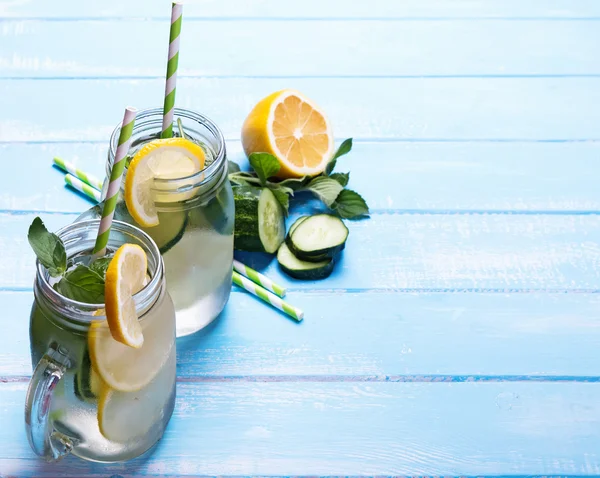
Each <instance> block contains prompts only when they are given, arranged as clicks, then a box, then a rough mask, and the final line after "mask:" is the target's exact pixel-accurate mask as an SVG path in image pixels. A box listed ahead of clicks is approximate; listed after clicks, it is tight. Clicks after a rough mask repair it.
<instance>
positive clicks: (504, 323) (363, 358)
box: [0, 291, 600, 381]
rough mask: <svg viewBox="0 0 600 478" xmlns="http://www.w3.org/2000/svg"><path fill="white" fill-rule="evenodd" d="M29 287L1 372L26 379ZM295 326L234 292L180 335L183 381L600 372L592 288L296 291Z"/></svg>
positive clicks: (2, 301) (9, 299) (1, 354)
mask: <svg viewBox="0 0 600 478" xmlns="http://www.w3.org/2000/svg"><path fill="white" fill-rule="evenodd" d="M32 300H33V294H32V293H31V292H0V310H2V311H3V324H4V325H3V330H4V333H3V346H2V347H1V348H0V381H2V379H11V377H15V376H29V375H30V374H31V362H30V358H29V332H28V330H29V324H28V318H29V311H30V308H31V303H32ZM289 300H290V301H291V302H293V303H294V304H296V305H298V306H299V307H301V308H302V309H303V310H304V312H305V320H304V322H303V323H302V324H300V325H297V324H294V323H292V322H290V321H289V320H287V319H286V317H285V316H283V315H281V314H280V313H278V312H276V311H274V310H273V309H271V308H268V307H267V306H265V305H264V304H263V303H262V302H260V301H258V300H257V299H255V298H254V297H252V296H250V295H249V294H247V293H245V292H241V291H240V292H233V293H232V295H231V298H230V301H229V304H228V305H227V308H226V309H225V313H224V314H223V315H222V316H221V317H220V319H219V320H218V321H217V322H215V323H214V325H212V326H210V327H209V328H207V329H205V330H204V331H202V332H200V333H198V334H195V335H193V336H191V337H188V338H186V339H180V340H179V341H178V342H177V348H178V356H177V364H178V368H177V373H178V376H179V377H180V380H190V379H194V378H197V379H199V378H204V379H206V380H211V379H215V380H216V379H220V378H230V379H233V378H236V377H254V378H255V379H256V380H263V381H266V380H273V381H276V380H298V381H307V380H317V381H327V380H329V381H333V380H354V381H360V380H379V381H382V380H390V381H394V380H446V381H464V380H513V379H529V380H548V381H549V380H553V379H555V378H560V379H561V380H562V379H569V380H588V379H590V377H592V378H593V377H596V379H597V377H600V363H599V361H598V348H599V347H600V319H598V314H597V311H598V309H599V308H600V297H599V296H598V295H595V294H436V293H427V294H398V293H393V292H390V293H377V294H375V293H344V294H340V293H331V292H311V293H302V294H299V293H290V294H289Z"/></svg>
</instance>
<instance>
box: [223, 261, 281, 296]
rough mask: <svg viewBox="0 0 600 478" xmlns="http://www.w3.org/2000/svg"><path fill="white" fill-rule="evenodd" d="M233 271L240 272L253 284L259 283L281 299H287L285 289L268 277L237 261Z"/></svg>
mask: <svg viewBox="0 0 600 478" xmlns="http://www.w3.org/2000/svg"><path fill="white" fill-rule="evenodd" d="M233 270H235V271H237V272H239V273H240V274H242V275H243V276H246V277H247V278H248V279H250V280H251V281H252V282H255V283H257V284H258V285H260V286H262V287H264V288H265V289H267V290H268V291H271V292H273V293H274V294H275V295H278V296H279V297H285V287H282V286H280V285H279V284H277V283H275V282H273V281H272V280H271V279H269V278H268V277H267V276H265V275H263V274H261V273H260V272H258V271H255V270H254V269H252V268H251V267H248V266H247V265H245V264H242V263H241V262H240V261H236V260H235V259H234V260H233Z"/></svg>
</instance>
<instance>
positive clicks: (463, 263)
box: [0, 209, 600, 291]
mask: <svg viewBox="0 0 600 478" xmlns="http://www.w3.org/2000/svg"><path fill="white" fill-rule="evenodd" d="M301 212H307V211H306V209H304V210H299V211H297V213H295V214H294V215H293V216H291V217H290V219H289V221H290V222H291V221H293V220H294V219H295V217H297V215H298V214H299V213H301ZM33 217H34V215H33V214H30V213H27V214H18V215H11V214H0V248H1V250H2V251H3V254H4V256H3V257H4V258H3V260H2V262H1V263H0V288H1V287H4V288H20V289H21V288H26V289H29V288H30V287H31V284H32V281H33V272H34V257H33V252H31V251H30V248H29V246H28V245H27V238H26V233H27V228H28V227H29V225H30V224H31V221H32V220H33ZM75 217H76V216H75V215H65V214H61V215H47V216H44V219H45V220H46V222H47V224H48V227H49V228H51V229H56V228H57V227H58V226H60V225H65V224H67V223H69V222H71V221H72V220H74V219H75ZM347 224H348V228H349V229H350V236H349V239H348V243H347V247H346V250H345V251H344V252H343V254H342V256H341V259H340V262H339V264H337V266H336V269H335V270H334V272H333V274H332V275H331V276H330V277H329V278H328V279H327V280H323V281H299V280H294V279H290V278H288V277H287V276H285V274H284V273H282V272H281V271H280V270H279V268H278V266H277V264H276V261H272V260H271V257H270V256H267V255H261V254H256V253H254V254H251V253H246V254H243V253H240V254H239V257H240V259H241V260H242V261H243V262H246V263H247V264H248V265H250V266H251V267H254V268H255V269H261V270H263V271H264V272H265V273H266V274H267V275H268V276H270V277H272V278H273V279H274V280H276V281H280V282H282V283H283V284H286V285H287V286H289V287H290V288H291V289H293V290H319V289H321V290H330V289H331V290H333V289H342V290H365V289H367V290H371V289H373V290H384V289H385V290H410V291H412V290H417V291H419V290H442V291H446V290H450V291H452V290H488V289H493V290H500V291H510V290H543V291H569V290H570V291H581V290H586V291H587V290H589V291H597V290H600V270H599V269H597V268H596V267H595V264H597V263H598V261H599V260H600V248H599V247H598V243H600V216H599V215H595V214H594V215H589V214H583V215H562V214H559V215H553V214H549V215H527V214H526V215H503V214H491V215H488V214H474V215H456V214H449V215H448V214H441V215H437V214H435V215H431V214H376V215H374V216H373V217H371V218H370V219H368V220H363V221H354V222H348V223H347ZM365 251H369V253H368V254H366V253H365Z"/></svg>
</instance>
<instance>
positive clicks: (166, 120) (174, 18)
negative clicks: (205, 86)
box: [160, 2, 183, 138]
mask: <svg viewBox="0 0 600 478" xmlns="http://www.w3.org/2000/svg"><path fill="white" fill-rule="evenodd" d="M182 12H183V5H182V4H181V3H180V2H173V7H172V9H171V30H170V34H169V59H168V61H167V81H166V85H165V105H164V108H163V124H162V133H161V135H160V137H161V138H172V137H173V108H175V90H176V88H175V87H176V83H177V65H178V64H179V36H180V33H181V19H182Z"/></svg>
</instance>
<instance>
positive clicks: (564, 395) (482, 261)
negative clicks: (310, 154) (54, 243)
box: [0, 0, 600, 477]
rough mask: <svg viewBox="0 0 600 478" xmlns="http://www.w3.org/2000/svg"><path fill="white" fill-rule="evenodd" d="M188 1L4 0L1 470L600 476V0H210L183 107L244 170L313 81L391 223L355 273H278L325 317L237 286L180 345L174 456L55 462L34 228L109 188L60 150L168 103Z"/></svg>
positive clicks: (194, 16) (375, 203) (366, 236)
mask: <svg viewBox="0 0 600 478" xmlns="http://www.w3.org/2000/svg"><path fill="white" fill-rule="evenodd" d="M169 14H170V3H169V2H167V1H158V0H156V1H148V0H129V1H127V2H123V1H120V0H102V1H85V2H83V1H80V0H61V1H57V2H51V1H49V0H0V161H1V165H2V175H1V178H2V179H1V180H0V181H1V183H0V184H1V190H0V257H1V259H0V310H1V311H2V317H1V319H0V327H1V332H0V336H1V339H0V476H13V475H17V476H73V477H82V476H108V475H113V474H116V475H127V476H133V475H147V476H173V475H185V476H196V475H332V474H343V475H361V474H377V475H391V474H396V475H398V474H399V475H453V476H457V475H490V476H491V475H531V474H544V475H548V474H560V475H586V474H598V473H600V383H599V382H600V294H598V292H599V291H600V214H599V211H600V187H599V183H600V163H599V162H600V56H599V53H600V2H598V1H597V0H526V1H524V0H447V1H444V0H402V1H400V0H370V1H362V2H358V1H345V0H303V1H297V0H254V1H247V0H204V1H200V0H188V2H187V4H186V6H185V8H184V25H183V32H182V53H181V60H180V79H179V83H178V89H177V91H178V96H177V104H178V105H179V106H181V107H187V108H191V109H194V110H198V111H201V112H203V113H205V114H206V115H208V116H209V117H211V118H213V119H214V120H215V121H216V122H217V124H219V125H220V127H221V128H222V130H223V132H224V134H225V136H226V138H227V140H228V148H229V153H230V158H231V159H233V160H235V161H238V162H240V163H244V162H245V159H244V156H243V153H242V149H241V146H240V142H239V133H240V128H241V124H242V122H243V119H244V117H245V115H246V114H247V113H248V111H249V110H250V109H251V107H252V106H253V105H254V104H255V103H256V102H257V101H258V100H259V99H260V98H262V97H263V96H265V95H267V94H269V93H271V92H272V91H275V90H277V89H281V88H285V87H293V88H297V89H299V90H300V91H302V92H304V93H305V94H306V95H307V96H309V97H311V98H313V99H314V100H315V101H316V102H317V103H319V104H320V105H321V106H322V107H323V109H324V110H325V111H326V112H327V113H328V115H329V116H330V119H331V121H332V123H333V126H334V130H335V134H336V138H337V139H338V140H341V139H343V138H346V137H354V138H355V148H354V151H353V152H352V153H351V154H350V155H348V156H346V157H344V158H343V160H340V162H339V164H340V166H339V169H340V170H341V171H343V170H350V171H351V172H352V175H351V186H352V187H353V188H354V189H356V190H358V191H360V192H361V193H363V195H364V196H365V198H366V199H367V200H368V202H369V205H370V206H371V208H372V212H373V214H372V216H371V218H370V219H369V220H366V221H360V222H352V223H349V228H350V239H349V242H348V247H347V249H346V251H345V253H344V257H343V261H342V263H341V264H340V266H339V267H338V268H337V270H336V271H335V273H334V275H333V276H332V277H331V278H329V279H327V280H324V281H322V282H299V281H292V280H289V279H288V278H286V277H285V276H283V275H282V274H281V272H280V271H279V270H278V268H277V267H276V265H275V264H272V263H271V264H268V265H265V264H261V266H264V267H265V269H264V270H265V273H266V274H268V275H269V276H272V277H273V278H275V279H277V280H278V281H280V282H282V283H285V284H286V285H287V286H288V287H289V290H290V292H289V298H290V301H291V302H293V303H296V304H298V305H299V306H301V307H302V308H303V309H304V310H305V313H306V319H305V320H304V322H303V323H302V324H299V325H298V324H295V323H293V322H292V321H290V320H288V319H286V318H285V317H284V316H282V315H280V314H279V313H277V312H275V311H273V310H271V309H269V308H267V307H265V306H264V305H263V304H262V303H259V302H257V300H255V299H254V298H253V297H252V296H250V295H248V294H246V293H245V292H243V291H240V290H235V291H234V292H233V293H232V295H231V300H230V302H229V305H228V306H227V309H226V312H225V313H224V314H223V316H222V317H221V318H220V320H219V321H217V322H216V323H215V324H213V325H212V326H210V327H209V328H208V329H207V330H205V331H203V332H202V333H199V334H197V335H196V336H193V337H191V338H189V339H187V340H184V341H181V342H180V343H178V368H177V371H178V384H177V394H178V396H177V404H176V410H175V414H174V416H173V419H172V420H171V422H170V425H169V428H168V430H167V432H166V434H165V436H164V438H163V440H162V441H161V442H160V443H159V445H158V447H157V448H156V449H155V450H154V452H153V453H152V454H151V455H149V456H145V457H143V458H141V459H138V460H134V461H132V462H130V463H127V464H115V465H110V466H106V465H100V464H93V463H87V462H83V461H80V460H77V459H74V458H69V459H66V460H65V461H63V462H61V463H59V464H54V465H47V464H44V463H43V462H42V461H40V460H39V459H37V458H36V456H35V455H34V454H33V453H32V451H31V450H30V448H29V445H28V444H27V440H26V437H25V432H24V424H23V402H24V397H25V391H26V388H27V384H28V380H29V376H30V374H31V365H30V359H29V343H28V314H29V308H30V306H31V302H32V289H31V286H32V281H33V276H34V259H33V255H32V253H31V251H30V249H29V247H28V245H27V241H26V230H27V227H28V225H29V224H30V223H31V220H32V218H33V217H34V216H36V215H38V214H39V215H42V216H43V218H44V220H45V221H46V223H47V224H48V225H49V226H50V227H52V228H58V227H59V226H61V225H64V224H66V223H68V222H70V221H72V220H73V219H74V218H75V217H76V216H77V214H78V213H80V212H81V211H83V210H85V209H86V208H88V207H89V206H90V203H89V202H87V201H86V200H85V199H83V198H81V197H78V196H76V195H75V194H73V193H72V192H70V191H69V190H67V189H65V188H64V186H63V177H62V173H60V172H58V171H57V170H55V169H53V168H52V167H51V166H50V165H51V160H52V157H53V156H54V155H60V156H62V157H63V158H65V159H69V160H72V161H74V162H75V163H76V164H78V165H79V166H81V167H82V168H85V169H87V170H90V171H92V172H94V173H96V174H98V175H101V174H102V173H103V165H104V161H105V156H106V149H107V141H108V137H109V134H110V132H111V130H112V128H113V126H114V125H115V124H116V123H117V122H118V121H119V120H120V118H121V115H122V112H123V107H124V106H125V105H129V104H131V105H135V106H137V107H139V108H143V107H154V106H159V105H160V104H161V101H162V100H161V98H162V96H163V89H164V72H165V61H166V48H167V44H166V40H167V35H168V34H167V32H168V19H169ZM123 45H126V46H127V48H124V46H123ZM305 208H306V207H305ZM305 208H304V209H303V208H302V207H300V208H298V207H297V208H295V209H293V211H292V215H291V218H290V219H291V220H293V218H294V217H295V216H297V215H298V214H300V213H301V212H303V211H305V210H306V209H305ZM245 259H246V260H250V262H252V263H254V264H255V265H258V264H257V262H256V261H254V262H253V260H252V259H251V258H248V257H247V256H246V257H245Z"/></svg>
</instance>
